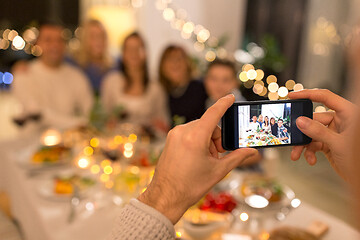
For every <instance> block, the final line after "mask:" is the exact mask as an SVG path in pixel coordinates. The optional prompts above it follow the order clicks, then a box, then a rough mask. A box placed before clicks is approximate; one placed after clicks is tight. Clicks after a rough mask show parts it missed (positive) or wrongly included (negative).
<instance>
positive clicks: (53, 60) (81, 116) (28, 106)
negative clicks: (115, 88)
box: [12, 23, 93, 128]
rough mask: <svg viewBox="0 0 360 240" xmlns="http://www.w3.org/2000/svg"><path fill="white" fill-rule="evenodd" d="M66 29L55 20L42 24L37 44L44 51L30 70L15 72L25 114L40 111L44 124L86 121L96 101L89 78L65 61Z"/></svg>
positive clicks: (15, 88) (16, 90)
mask: <svg viewBox="0 0 360 240" xmlns="http://www.w3.org/2000/svg"><path fill="white" fill-rule="evenodd" d="M63 30H64V29H63V27H62V26H61V25H58V24H55V23H46V24H43V25H42V26H41V27H40V31H39V37H38V39H37V45H38V46H39V47H40V48H41V50H42V54H41V56H40V57H39V58H38V59H36V60H33V61H32V62H30V63H29V65H28V68H27V70H26V71H23V72H19V73H15V76H14V83H13V88H12V90H13V94H14V95H15V97H16V98H17V99H18V100H19V101H20V103H21V104H22V105H23V107H24V115H32V114H40V115H41V121H42V123H43V124H44V125H46V126H48V127H56V128H68V127H73V126H79V125H83V124H86V122H87V120H88V115H89V113H90V110H91V108H92V105H93V95H92V92H91V88H90V86H89V84H88V80H87V78H86V77H85V76H84V74H83V73H82V72H80V70H78V69H76V68H74V67H72V66H70V65H69V64H67V63H65V62H64V55H65V47H66V46H65V40H64V38H63V35H62V33H63Z"/></svg>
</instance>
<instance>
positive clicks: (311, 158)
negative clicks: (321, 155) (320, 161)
mask: <svg viewBox="0 0 360 240" xmlns="http://www.w3.org/2000/svg"><path fill="white" fill-rule="evenodd" d="M304 156H305V159H306V161H307V162H308V163H309V165H311V166H314V165H315V164H316V162H317V158H316V155H315V153H314V152H313V151H309V150H308V149H306V150H305V153H304Z"/></svg>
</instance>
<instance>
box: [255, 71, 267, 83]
mask: <svg viewBox="0 0 360 240" xmlns="http://www.w3.org/2000/svg"><path fill="white" fill-rule="evenodd" d="M264 76H265V73H264V71H263V70H261V69H258V70H256V78H255V80H262V79H263V78H264Z"/></svg>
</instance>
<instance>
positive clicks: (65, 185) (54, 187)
mask: <svg viewBox="0 0 360 240" xmlns="http://www.w3.org/2000/svg"><path fill="white" fill-rule="evenodd" d="M96 183H97V182H96V180H95V179H94V178H92V177H91V176H83V175H80V174H77V173H62V174H58V175H54V176H51V177H50V178H47V179H42V180H41V181H39V183H38V184H37V192H38V193H39V195H40V196H41V197H43V198H46V199H48V200H53V201H68V200H70V198H71V197H72V196H73V194H74V191H75V188H77V190H78V193H79V197H80V198H85V197H86V196H87V195H88V193H89V191H90V190H91V189H93V188H94V186H95V185H96Z"/></svg>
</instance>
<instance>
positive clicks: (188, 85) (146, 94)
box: [13, 20, 245, 131]
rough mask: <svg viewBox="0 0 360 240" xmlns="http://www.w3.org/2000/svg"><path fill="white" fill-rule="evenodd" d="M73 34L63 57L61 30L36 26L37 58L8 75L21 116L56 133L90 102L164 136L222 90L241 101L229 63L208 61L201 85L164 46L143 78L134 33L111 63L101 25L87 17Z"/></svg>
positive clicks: (185, 60)
mask: <svg viewBox="0 0 360 240" xmlns="http://www.w3.org/2000/svg"><path fill="white" fill-rule="evenodd" d="M81 29H82V30H81V34H80V43H81V44H80V48H79V49H78V50H77V51H76V52H74V53H71V54H70V53H69V54H68V53H67V52H66V42H65V39H64V38H63V30H64V28H63V26H62V25H60V24H58V23H53V22H46V23H44V24H42V25H41V26H40V27H39V36H38V39H37V43H36V44H37V45H38V46H39V47H40V48H41V50H42V54H41V56H40V57H38V58H37V59H35V60H32V61H31V62H27V63H25V64H22V65H21V67H18V68H16V70H14V76H15V78H14V84H13V93H14V95H15V96H16V98H17V99H18V100H19V101H20V103H21V104H22V106H23V107H24V109H23V114H24V115H34V114H35V115H41V121H43V122H44V123H45V124H46V125H49V126H53V127H58V128H67V127H72V126H76V125H84V124H86V123H87V121H88V120H89V114H90V112H91V109H92V107H93V105H94V102H95V99H97V98H98V99H99V100H100V103H101V106H102V108H103V110H104V111H105V112H106V113H107V114H109V115H111V114H114V112H117V111H119V109H121V111H122V112H125V113H126V114H123V116H126V121H129V122H135V123H139V124H147V125H152V126H156V127H158V128H159V129H162V130H164V131H167V130H169V129H170V128H171V127H172V126H174V125H177V124H181V123H186V122H189V121H192V120H195V119H198V118H200V117H201V116H202V114H203V113H204V112H205V110H206V109H207V108H209V107H210V106H211V105H212V104H214V103H215V102H216V101H217V100H218V99H220V98H221V97H223V96H225V95H227V94H229V93H233V94H234V95H235V96H236V99H237V100H245V99H244V98H243V97H242V95H241V93H240V91H239V85H238V81H237V79H236V69H235V67H234V64H233V63H232V62H231V61H227V60H216V61H214V62H212V63H210V64H209V66H208V69H207V71H206V73H205V76H204V80H196V79H194V78H193V75H192V72H193V71H192V64H191V61H190V58H189V56H188V54H187V52H186V51H185V50H184V48H182V47H181V46H177V45H170V46H168V47H167V48H166V49H165V50H164V52H163V54H162V56H161V60H160V63H159V72H158V80H156V79H151V77H150V74H149V72H148V68H147V66H148V63H147V54H146V44H145V40H144V39H143V38H142V36H141V35H140V34H139V33H137V32H134V33H132V34H130V35H128V36H127V37H126V38H125V40H124V42H123V44H122V46H121V50H122V51H121V52H122V56H121V57H120V59H121V60H120V61H119V62H118V63H117V64H116V63H115V61H114V60H113V59H112V58H111V57H110V55H109V53H108V46H107V45H108V44H107V42H108V39H107V33H106V30H105V28H104V26H103V25H102V24H101V22H99V21H97V20H88V21H86V22H85V23H84V24H83V25H82V28H81Z"/></svg>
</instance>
